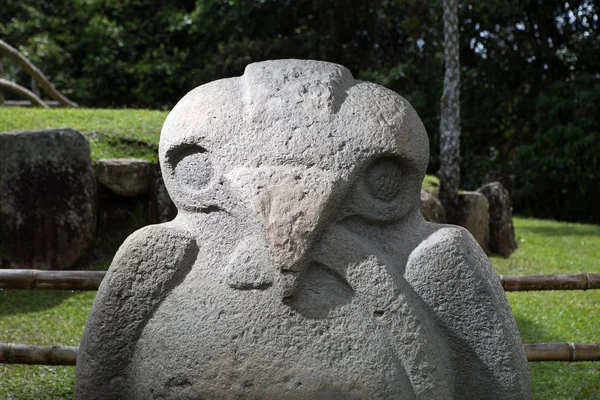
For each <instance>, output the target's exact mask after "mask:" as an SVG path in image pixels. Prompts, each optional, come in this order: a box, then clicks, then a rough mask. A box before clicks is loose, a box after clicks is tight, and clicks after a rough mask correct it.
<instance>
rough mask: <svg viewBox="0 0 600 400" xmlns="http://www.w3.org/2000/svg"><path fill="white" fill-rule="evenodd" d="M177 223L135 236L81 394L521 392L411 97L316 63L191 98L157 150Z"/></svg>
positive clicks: (89, 343)
mask: <svg viewBox="0 0 600 400" xmlns="http://www.w3.org/2000/svg"><path fill="white" fill-rule="evenodd" d="M159 153H160V159H161V166H162V171H163V178H164V180H165V184H166V187H167V189H168V191H169V193H170V195H171V197H172V198H173V200H174V202H175V204H176V205H177V207H178V210H179V213H178V215H177V217H176V218H175V219H174V220H173V221H171V222H168V223H165V224H161V225H152V226H149V227H146V228H144V229H142V230H139V231H137V232H136V233H134V234H133V235H132V236H130V237H129V238H128V239H127V240H126V241H125V243H124V244H123V246H122V247H121V249H120V250H119V252H118V254H117V256H116V257H115V259H114V261H113V264H112V266H111V268H110V271H109V273H108V275H107V277H106V279H105V280H104V282H103V283H102V286H101V288H100V290H99V292H98V296H97V297H96V301H95V303H94V306H93V309H92V311H91V314H90V318H89V320H88V323H87V324H86V328H85V333H84V335H83V338H82V341H81V346H80V352H79V356H78V357H79V358H78V360H77V376H76V388H75V391H76V397H77V398H78V399H86V400H88V399H107V398H108V399H111V398H126V399H151V398H165V399H183V398H189V399H201V398H204V399H235V398H247V399H307V398H313V399H367V398H369V399H371V398H380V399H381V398H385V399H415V398H419V399H480V398H485V399H525V398H528V396H529V383H528V372H527V362H526V360H525V356H524V354H523V350H522V346H521V342H520V339H519V335H518V332H517V329H516V325H515V322H514V320H513V318H512V316H511V312H510V308H509V307H508V304H507V302H506V298H505V296H504V292H503V290H502V287H501V285H500V282H499V280H498V278H497V276H496V275H495V274H494V272H493V270H492V269H491V266H490V264H489V261H488V260H487V257H486V256H485V254H484V253H483V252H482V251H481V249H480V248H479V246H478V245H477V243H476V242H475V241H474V239H473V238H472V236H471V235H470V234H469V233H468V232H467V231H466V230H464V229H462V228H460V227H456V226H448V225H446V226H444V225H436V224H432V223H428V222H426V221H424V219H423V216H422V215H421V212H420V210H419V192H420V188H421V182H422V180H423V176H424V173H425V170H426V166H427V160H428V153H429V146H428V142H427V135H426V133H425V130H424V128H423V125H422V124H421V121H420V120H419V117H418V116H417V114H416V112H415V111H414V109H413V108H412V107H411V106H410V104H408V102H407V101H406V100H404V99H403V98H402V97H400V96H398V95H397V94H395V93H394V92H391V91H389V90H387V89H385V88H383V87H381V86H378V85H375V84H372V83H367V82H360V81H355V80H354V79H353V78H352V76H351V74H350V72H349V71H348V70H346V69H345V68H344V67H342V66H339V65H336V64H330V63H324V62H316V61H299V60H280V61H269V62H263V63H257V64H251V65H249V66H248V67H247V68H246V71H245V73H244V75H243V76H242V77H240V78H231V79H225V80H220V81H216V82H212V83H209V84H207V85H204V86H201V87H199V88H197V89H195V90H193V91H192V92H190V93H189V94H188V95H186V96H185V97H184V98H183V99H182V100H181V101H180V102H179V103H178V105H177V106H176V107H175V108H174V109H173V111H172V112H171V113H170V114H169V116H168V117H167V120H166V122H165V125H164V127H163V131H162V135H161V143H160V149H159Z"/></svg>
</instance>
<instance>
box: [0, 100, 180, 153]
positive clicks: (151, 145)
mask: <svg viewBox="0 0 600 400" xmlns="http://www.w3.org/2000/svg"><path fill="white" fill-rule="evenodd" d="M167 114H168V112H167V111H155V110H123V109H121V110H108V109H89V108H77V109H73V108H51V109H39V108H21V107H0V132H5V131H15V130H37V129H47V128H65V127H68V128H73V129H77V130H79V131H80V132H82V133H83V134H84V135H85V136H86V138H87V139H88V142H89V143H90V148H91V157H92V160H94V161H95V160H98V159H100V158H129V157H135V158H141V159H146V160H150V161H155V160H156V159H157V149H158V139H159V137H160V130H161V127H162V124H163V123H164V120H165V118H166V116H167Z"/></svg>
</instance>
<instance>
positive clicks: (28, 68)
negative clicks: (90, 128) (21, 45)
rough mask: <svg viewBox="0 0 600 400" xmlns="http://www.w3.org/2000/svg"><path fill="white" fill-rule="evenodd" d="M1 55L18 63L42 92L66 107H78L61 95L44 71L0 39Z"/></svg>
mask: <svg viewBox="0 0 600 400" xmlns="http://www.w3.org/2000/svg"><path fill="white" fill-rule="evenodd" d="M0 55H5V56H7V57H9V58H11V59H12V60H13V61H15V62H16V63H18V64H19V65H20V66H21V67H22V68H23V69H24V70H25V72H27V74H28V75H29V76H31V77H32V78H34V79H35V80H36V81H37V83H38V84H39V86H40V87H41V88H42V90H43V91H44V92H45V93H46V94H47V95H48V96H50V97H51V98H53V99H54V100H56V101H58V102H59V103H60V104H62V105H63V106H66V107H77V103H75V102H73V101H71V100H69V99H68V98H67V97H66V96H64V95H63V94H62V93H60V92H59V91H58V90H57V89H56V88H55V87H54V85H53V84H52V83H50V80H49V79H48V77H46V75H44V73H43V72H42V71H40V70H39V69H38V67H36V66H35V65H34V64H33V63H32V62H31V61H29V60H28V59H27V58H26V57H25V56H24V55H23V54H21V52H19V50H17V49H15V48H14V47H12V46H11V45H10V44H8V43H6V42H5V41H4V40H2V39H0Z"/></svg>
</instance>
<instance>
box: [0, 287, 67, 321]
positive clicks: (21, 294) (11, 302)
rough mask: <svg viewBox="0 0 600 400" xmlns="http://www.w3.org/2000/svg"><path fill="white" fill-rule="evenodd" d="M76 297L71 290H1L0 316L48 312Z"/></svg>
mask: <svg viewBox="0 0 600 400" xmlns="http://www.w3.org/2000/svg"><path fill="white" fill-rule="evenodd" d="M74 295H75V293H74V292H73V291H71V290H39V291H35V290H1V291H0V305H1V306H0V316H3V315H15V314H26V313H31V312H37V311H42V310H47V309H49V308H52V307H55V306H57V305H59V304H61V303H62V302H63V301H64V300H66V299H68V298H69V297H71V296H74Z"/></svg>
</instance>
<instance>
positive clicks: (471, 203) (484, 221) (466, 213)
mask: <svg viewBox="0 0 600 400" xmlns="http://www.w3.org/2000/svg"><path fill="white" fill-rule="evenodd" d="M457 214H458V221H457V223H458V225H460V226H462V227H463V228H465V229H466V230H468V231H469V232H470V233H471V235H473V237H474V238H475V240H476V241H477V243H479V246H481V248H482V250H483V252H484V253H485V254H488V253H489V240H490V228H489V224H490V215H489V205H488V202H487V200H486V198H485V196H484V195H482V194H481V193H479V192H470V191H464V192H460V193H459V194H458V213H457Z"/></svg>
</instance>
